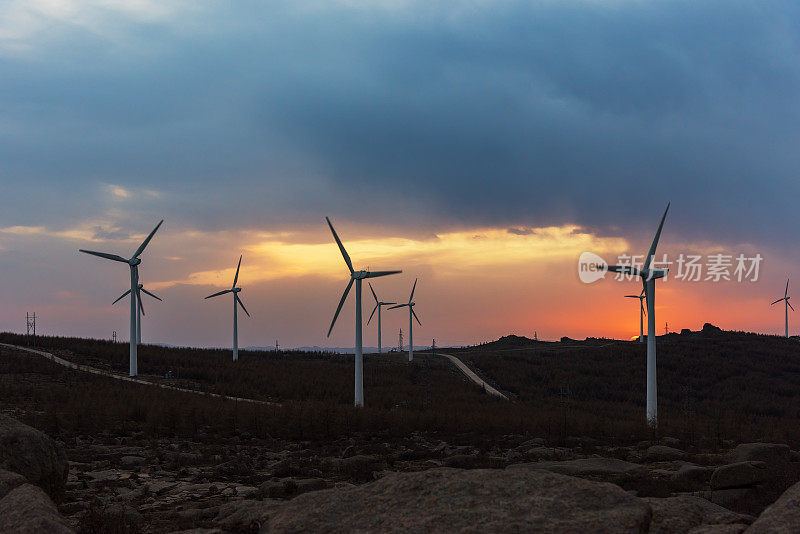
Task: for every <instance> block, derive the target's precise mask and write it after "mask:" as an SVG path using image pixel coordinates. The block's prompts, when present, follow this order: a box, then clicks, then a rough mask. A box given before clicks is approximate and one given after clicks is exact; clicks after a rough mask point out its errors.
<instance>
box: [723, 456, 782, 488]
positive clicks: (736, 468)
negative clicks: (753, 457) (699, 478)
mask: <svg viewBox="0 0 800 534" xmlns="http://www.w3.org/2000/svg"><path fill="white" fill-rule="evenodd" d="M767 480H769V472H768V471H767V466H766V464H765V463H764V462H739V463H735V464H728V465H721V466H719V467H717V468H716V469H715V470H714V473H713V474H712V475H711V489H715V490H720V489H730V488H745V487H749V486H755V485H757V484H761V483H762V482H766V481H767Z"/></svg>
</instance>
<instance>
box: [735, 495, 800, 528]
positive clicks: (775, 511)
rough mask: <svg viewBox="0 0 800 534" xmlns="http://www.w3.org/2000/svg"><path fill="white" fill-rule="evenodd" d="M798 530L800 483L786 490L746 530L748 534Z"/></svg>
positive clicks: (799, 520) (799, 521) (799, 526)
mask: <svg viewBox="0 0 800 534" xmlns="http://www.w3.org/2000/svg"><path fill="white" fill-rule="evenodd" d="M798 530H800V482H798V483H797V484H795V485H794V486H792V487H790V488H789V489H787V490H786V491H785V492H784V493H783V495H781V496H780V497H779V498H778V500H777V501H775V502H774V503H773V504H772V505H771V506H769V507H768V508H767V509H766V510H764V512H762V514H761V515H760V516H759V518H758V519H757V520H756V522H755V523H753V525H752V526H751V527H750V528H749V529H748V530H747V532H748V534H751V533H752V534H772V533H775V534H778V533H784V532H798Z"/></svg>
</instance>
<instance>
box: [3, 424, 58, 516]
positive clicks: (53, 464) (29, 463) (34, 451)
mask: <svg viewBox="0 0 800 534" xmlns="http://www.w3.org/2000/svg"><path fill="white" fill-rule="evenodd" d="M0 469H6V470H8V471H13V472H15V473H19V474H20V475H22V476H24V477H25V478H26V479H27V480H28V482H30V483H31V484H36V485H37V486H39V487H40V488H42V489H43V490H44V491H45V492H47V494H48V495H50V497H51V498H52V499H53V500H54V501H56V502H61V499H62V498H63V497H64V490H65V489H66V483H67V474H68V472H69V464H68V463H67V456H66V454H65V453H64V447H62V446H61V445H60V444H58V443H56V442H55V441H53V440H52V439H51V438H50V437H49V436H47V435H46V434H44V433H42V432H39V431H38V430H36V429H35V428H31V427H29V426H28V425H24V424H22V423H20V422H19V421H17V420H16V419H12V418H11V417H8V416H5V415H2V414H0Z"/></svg>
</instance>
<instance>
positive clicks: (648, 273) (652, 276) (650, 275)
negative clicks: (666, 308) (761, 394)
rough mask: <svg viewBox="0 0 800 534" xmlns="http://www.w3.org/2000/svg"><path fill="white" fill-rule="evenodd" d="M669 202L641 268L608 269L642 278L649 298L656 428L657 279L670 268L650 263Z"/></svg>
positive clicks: (654, 422) (650, 387) (650, 409)
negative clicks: (651, 266) (657, 266)
mask: <svg viewBox="0 0 800 534" xmlns="http://www.w3.org/2000/svg"><path fill="white" fill-rule="evenodd" d="M668 211H669V203H667V209H665V210H664V215H663V216H662V217H661V223H660V224H659V225H658V230H656V236H655V237H654V238H653V244H651V245H650V250H649V251H648V252H647V256H646V257H645V260H644V266H643V268H642V269H641V270H639V269H636V268H635V267H633V266H632V265H609V266H608V267H607V269H608V270H609V271H612V272H615V273H623V274H632V275H635V276H638V277H640V278H641V279H642V285H643V286H644V294H645V299H647V412H646V413H647V423H648V424H649V425H650V426H652V427H653V428H655V427H656V426H658V401H657V399H658V392H657V386H656V280H657V279H659V278H664V277H665V276H666V275H667V272H668V271H669V269H656V268H650V263H651V262H652V261H653V257H654V256H655V254H656V246H658V238H659V237H661V229H662V228H663V227H664V220H665V219H666V218H667V212H668Z"/></svg>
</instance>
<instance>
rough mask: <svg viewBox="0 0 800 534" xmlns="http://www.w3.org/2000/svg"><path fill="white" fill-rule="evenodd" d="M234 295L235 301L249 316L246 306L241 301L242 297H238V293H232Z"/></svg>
mask: <svg viewBox="0 0 800 534" xmlns="http://www.w3.org/2000/svg"><path fill="white" fill-rule="evenodd" d="M234 297H235V298H236V302H238V303H239V306H241V307H242V309H243V310H244V312H245V313H246V314H247V316H248V317H250V313H249V312H248V311H247V308H245V307H244V303H243V302H242V299H240V298H239V295H234Z"/></svg>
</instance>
